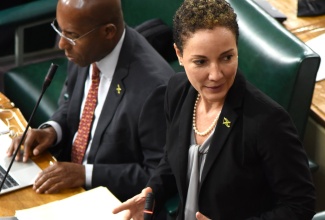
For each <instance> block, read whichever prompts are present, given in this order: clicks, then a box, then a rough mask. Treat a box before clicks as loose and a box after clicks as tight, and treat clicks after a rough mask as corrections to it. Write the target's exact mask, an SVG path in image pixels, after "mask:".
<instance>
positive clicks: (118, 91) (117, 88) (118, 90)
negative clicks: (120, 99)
mask: <svg viewBox="0 0 325 220" xmlns="http://www.w3.org/2000/svg"><path fill="white" fill-rule="evenodd" d="M121 91H122V89H121V87H120V84H117V86H116V92H117V94H121Z"/></svg>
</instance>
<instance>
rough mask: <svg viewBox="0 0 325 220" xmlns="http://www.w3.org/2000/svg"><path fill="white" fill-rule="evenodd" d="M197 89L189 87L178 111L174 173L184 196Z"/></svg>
mask: <svg viewBox="0 0 325 220" xmlns="http://www.w3.org/2000/svg"><path fill="white" fill-rule="evenodd" d="M196 96H197V91H196V90H195V89H194V88H193V87H191V88H190V90H189V92H188V95H187V97H186V99H185V101H184V104H183V106H182V109H181V112H180V121H179V138H178V140H179V143H178V146H175V147H176V148H177V149H178V150H177V152H176V158H177V166H176V170H177V172H178V174H176V175H175V177H176V178H177V180H176V181H178V182H179V183H180V185H181V190H182V191H181V192H180V195H182V196H183V197H184V198H185V196H186V194H187V165H188V150H189V147H190V144H191V132H192V114H193V111H192V110H190V109H193V106H194V102H195V100H196Z"/></svg>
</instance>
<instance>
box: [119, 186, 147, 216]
mask: <svg viewBox="0 0 325 220" xmlns="http://www.w3.org/2000/svg"><path fill="white" fill-rule="evenodd" d="M150 192H152V189H151V188H150V187H147V188H145V189H143V190H142V192H141V193H140V194H138V195H136V196H134V197H132V198H131V199H128V200H127V201H125V202H123V203H122V204H121V205H119V206H118V207H116V208H114V209H113V214H117V213H119V212H121V211H124V210H126V214H125V216H124V218H123V220H130V219H132V220H143V210H144V204H145V201H146V196H147V194H148V193H150Z"/></svg>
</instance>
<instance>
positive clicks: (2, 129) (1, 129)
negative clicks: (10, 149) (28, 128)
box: [0, 119, 9, 134]
mask: <svg viewBox="0 0 325 220" xmlns="http://www.w3.org/2000/svg"><path fill="white" fill-rule="evenodd" d="M7 133H9V127H8V126H7V125H6V124H5V123H4V122H3V121H2V120H1V119H0V134H7Z"/></svg>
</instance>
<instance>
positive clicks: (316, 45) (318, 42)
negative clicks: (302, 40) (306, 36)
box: [306, 34, 325, 81]
mask: <svg viewBox="0 0 325 220" xmlns="http://www.w3.org/2000/svg"><path fill="white" fill-rule="evenodd" d="M306 45H307V46H309V47H310V48H311V49H312V50H313V51H314V52H316V53H317V54H318V55H319V56H320V57H321V62H320V66H319V69H318V72H317V76H316V81H320V80H323V79H325V61H324V59H325V47H324V45H325V34H321V35H319V36H318V37H315V38H313V39H311V40H309V41H307V42H306Z"/></svg>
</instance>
